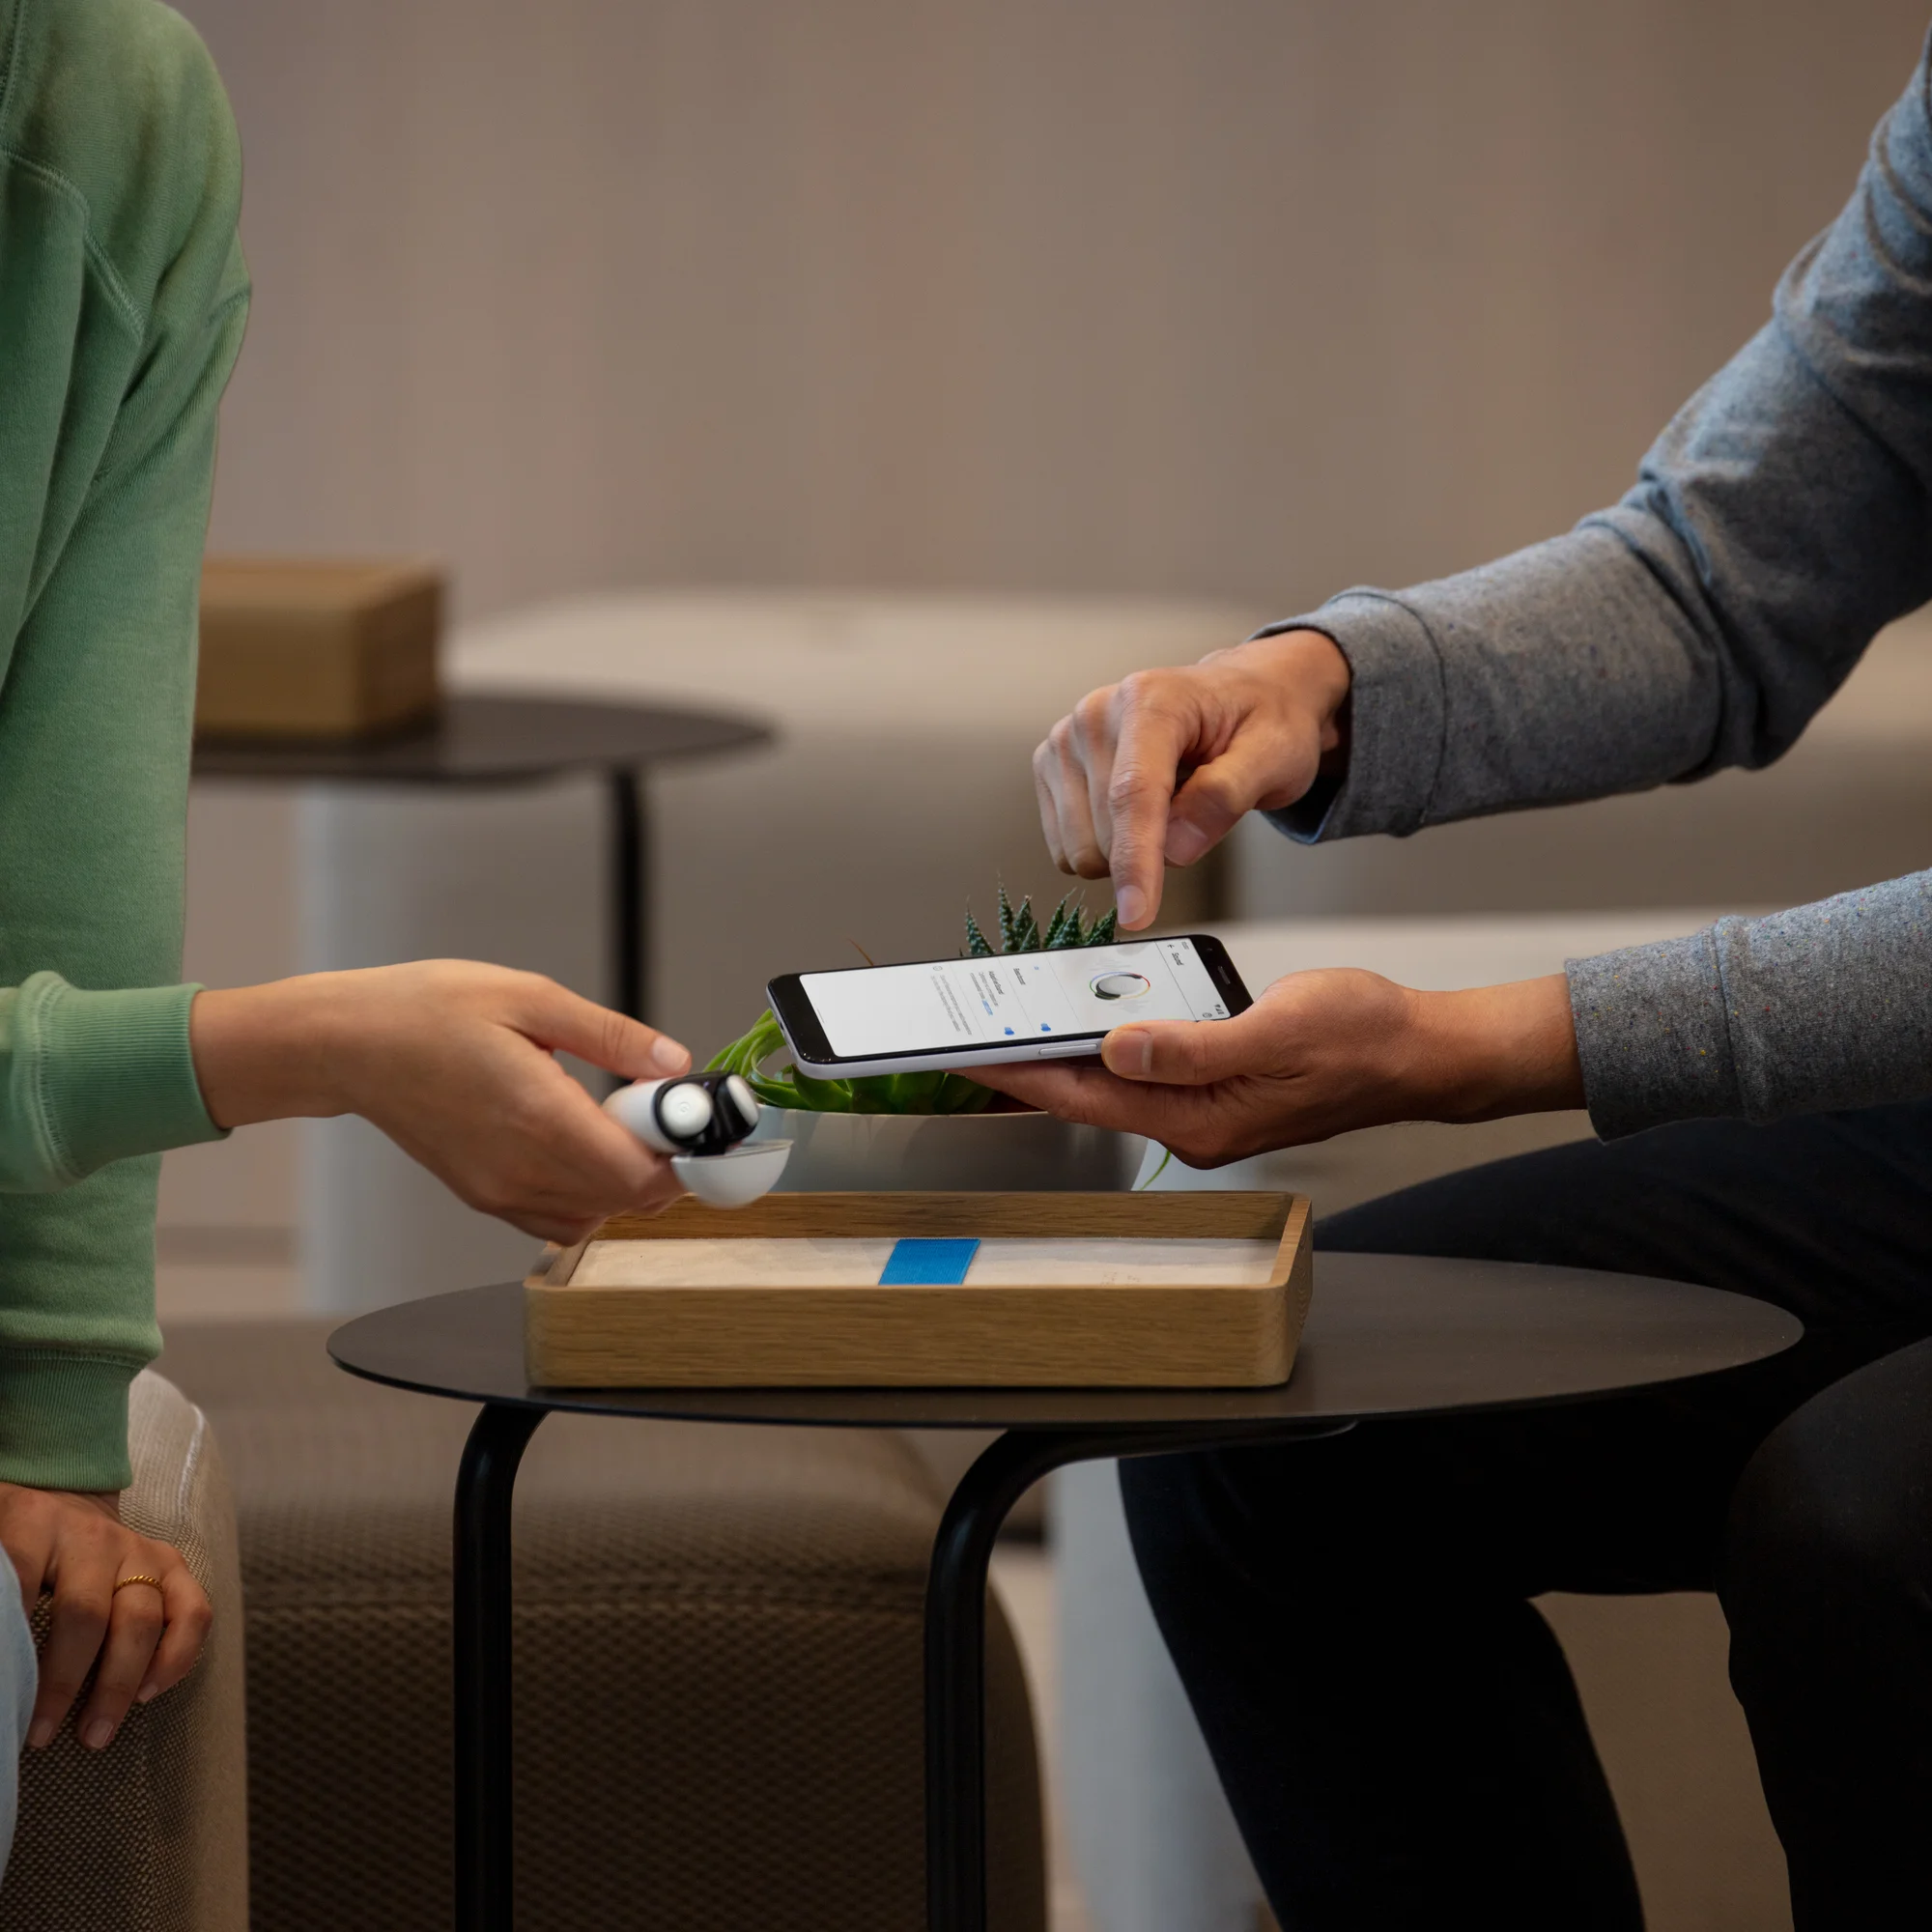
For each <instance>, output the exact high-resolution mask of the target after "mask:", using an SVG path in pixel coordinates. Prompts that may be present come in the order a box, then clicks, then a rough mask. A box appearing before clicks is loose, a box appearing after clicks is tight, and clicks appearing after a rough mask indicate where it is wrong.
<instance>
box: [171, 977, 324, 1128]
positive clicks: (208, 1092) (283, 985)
mask: <svg viewBox="0 0 1932 1932" xmlns="http://www.w3.org/2000/svg"><path fill="white" fill-rule="evenodd" d="M333 978H334V976H333V975H331V974H327V973H311V974H304V975H302V976H301V977H299V978H298V979H293V980H272V981H270V983H269V984H267V985H261V986H234V987H226V988H221V989H210V990H205V991H203V992H200V993H197V994H196V995H195V999H194V1005H193V1006H192V1008H191V1009H189V1012H188V1045H189V1050H190V1051H191V1052H192V1054H193V1056H194V1069H195V1077H196V1079H197V1080H198V1081H199V1082H200V1084H201V1097H202V1103H203V1105H204V1106H206V1107H207V1109H208V1113H209V1118H210V1119H211V1120H212V1121H213V1122H214V1123H215V1124H216V1125H217V1126H221V1127H241V1126H248V1125H250V1124H252V1123H253V1122H258V1121H278V1120H293V1119H298V1118H302V1117H310V1118H314V1117H320V1116H326V1115H331V1114H340V1113H344V1112H346V1111H348V1101H347V1099H346V1097H345V1095H344V1094H343V1093H342V1091H341V1087H342V1074H343V1061H342V1055H341V1053H340V1051H339V1048H338V1043H337V1042H336V1041H335V1040H334V1038H333V1037H332V1014H333V1004H334V1003H333V1002H331V1000H330V999H329V997H328V981H329V980H332V979H333Z"/></svg>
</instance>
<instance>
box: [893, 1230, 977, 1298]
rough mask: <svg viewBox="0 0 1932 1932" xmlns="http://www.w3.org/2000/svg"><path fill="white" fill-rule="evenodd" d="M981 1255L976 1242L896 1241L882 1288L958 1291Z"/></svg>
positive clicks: (975, 1240)
mask: <svg viewBox="0 0 1932 1932" xmlns="http://www.w3.org/2000/svg"><path fill="white" fill-rule="evenodd" d="M979 1252H980V1243H979V1241H978V1239H977V1238H976V1239H969V1240H944V1241H937V1240H928V1239H923V1238H922V1239H917V1240H905V1241H895V1242H894V1243H893V1251H892V1253H891V1254H890V1255H888V1256H887V1257H886V1266H885V1272H884V1273H883V1274H881V1275H880V1276H879V1286H880V1287H881V1288H912V1287H921V1288H957V1287H958V1286H959V1284H960V1283H961V1282H963V1281H964V1280H965V1279H966V1270H967V1269H968V1268H969V1267H971V1266H972V1265H973V1257H974V1256H975V1255H976V1254H978V1253H979Z"/></svg>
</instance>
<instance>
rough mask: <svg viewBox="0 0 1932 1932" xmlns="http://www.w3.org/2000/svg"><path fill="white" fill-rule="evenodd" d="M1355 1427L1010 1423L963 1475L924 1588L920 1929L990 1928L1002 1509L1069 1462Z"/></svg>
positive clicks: (982, 1931) (963, 1931) (961, 1931)
mask: <svg viewBox="0 0 1932 1932" xmlns="http://www.w3.org/2000/svg"><path fill="white" fill-rule="evenodd" d="M1353 1426H1354V1425H1353V1424H1352V1423H1349V1422H1321V1423H1279V1422H1277V1423H1267V1424H1256V1423H1253V1422H1248V1423H1238V1424H1229V1425H1226V1426H1224V1427H1219V1428H1217V1427H1214V1426H1213V1425H1206V1424H1204V1425H1202V1426H1200V1427H1198V1428H1167V1429H1136V1430H1121V1429H1113V1430H1109V1431H1106V1432H1097V1431H1096V1432H1094V1433H1091V1434H1082V1433H1080V1432H1079V1431H1077V1430H1067V1429H1057V1430H1023V1429H1011V1430H1009V1431H1008V1432H1007V1433H1006V1434H1005V1435H1002V1436H1001V1437H1000V1438H999V1439H998V1440H997V1441H996V1442H994V1443H992V1444H991V1445H990V1446H989V1447H988V1448H987V1449H986V1451H985V1453H984V1454H983V1455H981V1456H980V1459H979V1460H978V1461H977V1462H976V1463H974V1464H973V1466H972V1467H971V1468H970V1469H968V1470H967V1472H966V1473H965V1475H964V1476H962V1477H961V1478H960V1480H959V1486H958V1488H957V1489H955V1490H954V1491H953V1492H952V1501H951V1502H949V1503H948V1504H947V1506H946V1514H945V1516H944V1517H942V1518H941V1519H940V1523H939V1535H938V1537H937V1538H936V1539H935V1541H934V1543H933V1546H932V1568H931V1571H930V1573H929V1575H928V1577H927V1581H926V1591H925V1922H926V1932H986V1568H987V1565H988V1564H989V1563H990V1562H991V1560H992V1555H993V1541H994V1539H995V1538H996V1537H997V1536H998V1535H999V1533H1000V1525H1001V1523H1002V1522H1004V1521H1005V1520H1006V1517H1007V1512H1008V1511H1009V1509H1011V1508H1012V1506H1013V1504H1014V1503H1016V1502H1017V1501H1018V1500H1019V1499H1020V1497H1021V1495H1023V1494H1024V1493H1025V1492H1026V1491H1027V1490H1029V1489H1031V1488H1032V1487H1033V1485H1034V1484H1035V1483H1037V1481H1038V1480H1039V1479H1040V1477H1042V1476H1044V1475H1047V1474H1050V1473H1051V1472H1052V1471H1053V1470H1055V1469H1058V1468H1060V1467H1062V1466H1063V1465H1064V1464H1065V1463H1087V1462H1092V1461H1094V1459H1096V1458H1098V1457H1103V1456H1157V1455H1173V1454H1178V1453H1179V1452H1181V1451H1183V1450H1188V1449H1209V1448H1222V1447H1231V1446H1233V1445H1235V1444H1236V1443H1239V1442H1256V1441H1271V1442H1272V1441H1282V1440H1286V1439H1290V1438H1293V1437H1297V1436H1310V1435H1341V1434H1342V1433H1343V1432H1345V1431H1346V1430H1349V1429H1350V1428H1352V1427H1353Z"/></svg>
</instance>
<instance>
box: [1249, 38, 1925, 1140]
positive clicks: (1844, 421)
mask: <svg viewBox="0 0 1932 1932" xmlns="http://www.w3.org/2000/svg"><path fill="white" fill-rule="evenodd" d="M1928 62H1932V47H1928V52H1927V56H1926V59H1925V60H1922V61H1921V63H1920V66H1919V68H1918V72H1917V73H1915V74H1914V76H1913V79H1912V85H1911V86H1910V87H1909V88H1908V89H1907V91H1906V94H1905V97H1904V99H1901V100H1900V101H1899V102H1898V104H1897V105H1896V106H1895V107H1894V108H1893V109H1892V110H1891V112H1890V113H1889V115H1888V116H1887V118H1886V119H1885V120H1884V121H1883V122H1882V123H1881V124H1880V126H1879V128H1878V131H1877V133H1876V134H1875V135H1874V136H1873V139H1872V147H1871V154H1870V157H1869V159H1868V160H1867V162H1866V164H1865V167H1864V171H1863V173H1862V174H1861V177H1860V179H1859V185H1858V188H1857V191H1856V192H1855V193H1854V194H1853V196H1852V199H1851V201H1850V203H1849V205H1848V206H1847V207H1846V209H1845V211H1844V213H1842V214H1840V215H1839V217H1838V218H1837V220H1836V221H1835V222H1834V223H1833V225H1832V226H1831V227H1830V228H1829V229H1827V230H1826V232H1825V233H1824V234H1823V235H1822V236H1820V237H1819V238H1818V239H1817V240H1816V241H1813V242H1812V243H1811V244H1810V245H1809V246H1808V247H1807V248H1806V249H1805V250H1804V253H1803V254H1802V255H1800V256H1799V258H1798V260H1797V261H1796V262H1795V263H1793V265H1792V266H1791V268H1790V269H1789V270H1787V271H1786V273H1785V275H1784V278H1783V280H1782V281H1781V283H1780V284H1779V286H1778V289H1777V292H1776V298H1775V300H1774V303H1773V309H1772V320H1771V321H1770V323H1769V324H1768V325H1767V326H1766V327H1764V328H1763V329H1762V330H1761V331H1760V332H1759V333H1758V334H1757V335H1756V336H1755V337H1754V338H1753V339H1752V340H1751V341H1750V342H1749V343H1747V345H1746V346H1745V348H1744V349H1743V350H1742V351H1741V352H1740V353H1739V354H1738V355H1737V356H1736V357H1735V358H1734V359H1733V360H1732V361H1731V362H1730V363H1729V364H1728V365H1727V366H1726V367H1725V368H1724V369H1722V370H1721V371H1720V372H1719V374H1718V375H1717V376H1716V377H1715V378H1714V379H1713V380H1712V381H1711V382H1710V383H1708V384H1706V385H1705V386H1704V387H1703V388H1702V389H1701V390H1700V391H1699V392H1698V393H1697V394H1696V395H1695V396H1694V397H1692V398H1691V400H1690V403H1689V404H1688V405H1687V406H1686V407H1685V409H1684V410H1683V411H1682V412H1681V413H1680V414H1679V415H1678V417H1677V419H1676V420H1675V421H1674V422H1673V423H1672V424H1671V425H1670V427H1669V428H1668V429H1667V430H1665V431H1664V433H1663V435H1662V438H1661V439H1660V440H1659V441H1658V443H1657V444H1656V446H1655V447H1654V448H1653V449H1652V450H1651V452H1650V453H1649V455H1648V456H1647V457H1646V458H1645V459H1644V463H1643V467H1642V469H1641V471H1640V472H1639V480H1638V482H1637V485H1636V487H1635V488H1634V490H1633V491H1632V492H1631V493H1630V495H1629V496H1627V497H1625V498H1624V499H1623V501H1622V502H1621V503H1619V504H1618V505H1617V506H1616V507H1615V508H1614V509H1609V510H1605V511H1603V512H1601V513H1600V514H1598V515H1595V516H1590V517H1586V518H1585V519H1584V520H1583V522H1582V523H1581V524H1580V525H1578V526H1577V528H1576V529H1574V530H1573V531H1571V532H1570V533H1569V535H1567V536H1561V537H1556V538H1554V539H1552V540H1551V541H1550V542H1548V543H1543V544H1538V545H1536V546H1535V547H1534V548H1533V549H1530V550H1526V551H1521V552H1519V553H1518V554H1516V555H1514V556H1509V557H1505V558H1503V559H1502V560H1501V561H1500V562H1498V563H1492V564H1489V565H1487V566H1485V567H1484V568H1482V569H1480V570H1472V571H1468V572H1466V573H1464V574H1463V576H1460V577H1452V578H1448V579H1445V580H1444V581H1442V582H1437V583H1425V584H1420V585H1418V586H1416V587H1415V588H1414V589H1410V590H1403V591H1386V590H1372V589H1360V590H1350V591H1348V592H1346V593H1345V594H1343V595H1342V596H1340V597H1337V598H1334V599H1333V600H1332V601H1331V602H1329V603H1327V604H1325V605H1323V606H1322V607H1321V610H1320V611H1317V612H1314V613H1313V614H1311V615H1308V616H1303V617H1296V618H1292V619H1289V620H1288V621H1286V622H1284V623H1282V624H1279V625H1273V626H1270V627H1269V628H1270V630H1274V631H1280V630H1287V629H1290V628H1293V627H1294V626H1300V625H1306V626H1309V627H1312V628H1314V629H1317V630H1321V631H1324V632H1326V633H1327V634H1328V635H1329V636H1330V637H1332V638H1333V639H1335V641H1336V642H1337V644H1339V645H1340V646H1341V648H1342V650H1343V651H1344V653H1345V654H1346V655H1347V657H1348V659H1349V662H1350V667H1351V668H1352V669H1353V672H1354V686H1353V697H1352V721H1353V722H1352V734H1351V740H1350V753H1349V764H1348V770H1347V774H1346V777H1345V778H1344V780H1343V781H1342V783H1341V785H1340V786H1339V788H1336V787H1333V786H1329V787H1326V788H1325V790H1324V794H1323V795H1321V796H1315V795H1311V797H1310V798H1308V799H1305V800H1303V801H1302V803H1301V804H1300V805H1298V806H1296V807H1294V808H1293V809H1291V810H1288V811H1285V812H1276V813H1273V814H1271V815H1272V816H1273V817H1274V819H1275V820H1276V822H1277V823H1278V824H1280V825H1281V826H1282V827H1283V829H1284V830H1286V831H1288V832H1290V833H1292V834H1293V835H1294V836H1295V837H1297V838H1324V839H1325V838H1347V837H1350V836H1351V835H1353V834H1358V833H1367V832H1393V833H1410V832H1416V831H1419V830H1420V829H1421V828H1423V827H1424V826H1428V825H1439V824H1442V823H1444V822H1446V821H1448V820H1450V819H1457V818H1467V817H1471V816H1474V815H1476V814H1478V813H1482V812H1490V811H1498V810H1507V809H1509V808H1512V807H1521V806H1533V805H1553V804H1556V803H1558V802H1560V801H1564V800H1570V799H1584V798H1598V797H1602V796H1604V795H1605V794H1607V793H1611V792H1622V791H1638V790H1643V789H1646V788H1647V787H1649V786H1652V785H1656V784H1662V783H1665V782H1672V781H1684V780H1690V779H1699V778H1703V777H1705V776H1707V775H1708V774H1710V773H1712V772H1715V771H1718V770H1720V769H1722V768H1723V767H1725V766H1727V765H1743V766H1751V767H1755V766H1762V765H1765V764H1768V763H1770V762H1771V760H1772V759H1774V758H1776V757H1777V756H1778V755H1780V753H1783V752H1785V751H1787V750H1788V749H1789V748H1790V746H1791V745H1792V744H1793V742H1794V741H1795V740H1796V739H1797V737H1798V736H1799V734H1800V733H1801V732H1802V731H1803V730H1804V726H1805V725H1806V724H1807V723H1808V722H1809V720H1810V719H1811V717H1812V715H1813V714H1814V713H1815V712H1816V711H1817V710H1818V708H1819V707H1820V706H1821V705H1822V704H1823V703H1824V702H1825V700H1826V699H1827V698H1828V697H1829V696H1831V695H1832V693H1833V691H1834V690H1835V689H1836V688H1837V687H1838V685H1839V684H1840V683H1842V682H1843V680H1844V678H1845V676H1846V674H1847V673H1848V672H1849V671H1850V670H1851V668H1852V667H1853V666H1854V665H1856V664H1857V663H1858V661H1859V658H1860V656H1861V653H1862V652H1863V650H1864V649H1865V647H1866V645H1867V644H1868V643H1869V642H1870V641H1871V639H1872V637H1873V635H1874V634H1875V633H1876V632H1877V631H1878V630H1879V628H1880V627H1881V626H1882V625H1884V624H1886V623H1888V622H1889V621H1890V620H1891V619H1892V618H1894V617H1897V616H1899V615H1901V614H1902V613H1904V612H1905V611H1911V610H1913V609H1915V608H1916V607H1917V606H1918V605H1920V604H1923V603H1924V602H1926V601H1927V599H1928V598H1932V503H1929V502H1928V492H1932V114H1929V113H1928V84H1932V77H1929V76H1928ZM1927 831H1928V844H1932V827H1928V828H1927ZM1927 857H1928V859H1932V850H1928V853H1927ZM1569 975H1570V998H1571V1005H1572V1009H1573V1010H1574V1012H1575V1014H1576V1020H1577V1044H1578V1047H1579V1049H1580V1052H1581V1056H1582V1065H1583V1079H1584V1085H1585V1090H1586V1093H1587V1095H1588V1099H1589V1106H1590V1116H1591V1119H1592V1121H1593V1122H1595V1124H1596V1127H1597V1130H1598V1131H1599V1132H1600V1133H1602V1134H1604V1135H1605V1136H1609V1135H1616V1134H1626V1133H1633V1132H1634V1131H1636V1130H1637V1129H1639V1128H1642V1127H1649V1126H1655V1125H1657V1124H1659V1123H1660V1122H1665V1121H1677V1120H1686V1119H1690V1118H1692V1117H1695V1116H1708V1115H1737V1116H1743V1117H1744V1118H1745V1119H1747V1120H1751V1121H1769V1120H1776V1119H1777V1118H1779V1117H1780V1116H1783V1115H1787V1114H1796V1113H1805V1112H1812V1111H1816V1110H1819V1109H1822V1108H1829V1107H1856V1106H1863V1105H1870V1104H1875V1103H1877V1102H1880V1101H1886V1100H1899V1099H1906V1098H1910V1097H1914V1096H1918V1095H1921V1094H1932V872H1915V873H1913V874H1912V875H1911V876H1910V877H1907V878H1903V879H1893V880H1891V881H1889V883H1887V884H1883V885H1874V886H1871V887H1868V888H1867V889H1865V890H1864V891H1862V892H1857V893H1848V894H1846V895H1843V896H1842V897H1839V898H1834V899H1826V900H1824V901H1822V902H1821V903H1819V904H1816V905H1809V906H1802V907H1800V908H1798V909H1797V910H1795V911H1792V912H1785V913H1779V914H1777V915H1776V916H1775V917H1773V918H1769V919H1760V920H1745V919H1725V920H1720V921H1719V923H1717V924H1716V925H1715V926H1713V927H1712V928H1710V929H1709V930H1707V931H1704V932H1699V933H1695V934H1693V935H1691V936H1690V937H1688V938H1684V939H1677V940H1670V941H1666V942H1664V943H1663V944H1661V945H1656V946H1640V947H1633V948H1631V949H1629V950H1628V951H1626V952H1609V953H1605V954H1603V955H1601V956H1600V957H1597V958H1592V959H1578V960H1572V961H1571V962H1570V965H1569Z"/></svg>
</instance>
